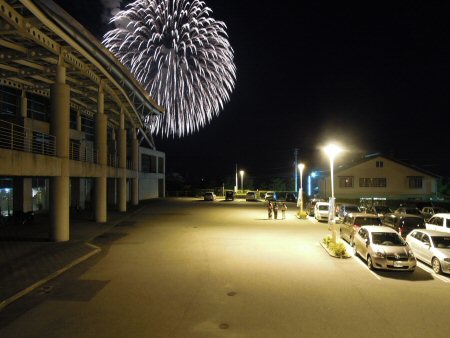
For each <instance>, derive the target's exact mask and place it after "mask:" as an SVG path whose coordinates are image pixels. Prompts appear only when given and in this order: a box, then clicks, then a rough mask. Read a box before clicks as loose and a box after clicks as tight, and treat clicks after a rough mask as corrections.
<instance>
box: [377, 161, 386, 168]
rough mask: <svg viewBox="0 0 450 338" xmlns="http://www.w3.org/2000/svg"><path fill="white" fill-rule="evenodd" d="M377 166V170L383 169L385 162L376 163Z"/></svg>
mask: <svg viewBox="0 0 450 338" xmlns="http://www.w3.org/2000/svg"><path fill="white" fill-rule="evenodd" d="M375 165H376V167H377V168H383V165H384V163H383V161H376V162H375Z"/></svg>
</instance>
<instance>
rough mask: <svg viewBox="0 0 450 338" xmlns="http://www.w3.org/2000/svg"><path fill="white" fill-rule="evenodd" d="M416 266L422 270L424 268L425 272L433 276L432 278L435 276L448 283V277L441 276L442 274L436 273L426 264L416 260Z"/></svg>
mask: <svg viewBox="0 0 450 338" xmlns="http://www.w3.org/2000/svg"><path fill="white" fill-rule="evenodd" d="M417 266H418V267H420V268H421V269H422V270H425V271H426V272H428V273H429V274H430V275H432V276H433V278H437V279H439V280H441V281H442V282H444V283H450V279H449V278H448V277H446V276H442V275H438V274H437V273H435V272H434V271H433V269H432V268H430V267H429V266H428V265H426V264H424V263H422V262H419V261H417Z"/></svg>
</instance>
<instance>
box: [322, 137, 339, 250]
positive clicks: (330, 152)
mask: <svg viewBox="0 0 450 338" xmlns="http://www.w3.org/2000/svg"><path fill="white" fill-rule="evenodd" d="M324 151H325V153H326V154H327V156H328V158H329V160H330V178H331V197H330V205H329V207H328V208H329V212H328V224H330V225H331V241H332V242H333V243H336V235H337V231H336V222H335V219H334V217H335V209H334V204H335V203H334V201H335V198H334V172H333V167H334V159H335V157H336V156H337V155H338V154H339V153H340V152H341V151H342V149H341V148H340V147H339V146H337V145H336V144H329V145H327V146H326V147H325V148H324Z"/></svg>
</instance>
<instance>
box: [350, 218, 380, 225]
mask: <svg viewBox="0 0 450 338" xmlns="http://www.w3.org/2000/svg"><path fill="white" fill-rule="evenodd" d="M354 223H355V224H356V225H381V219H379V218H378V217H355V222H354Z"/></svg>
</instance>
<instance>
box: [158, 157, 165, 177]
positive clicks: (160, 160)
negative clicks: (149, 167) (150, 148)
mask: <svg viewBox="0 0 450 338" xmlns="http://www.w3.org/2000/svg"><path fill="white" fill-rule="evenodd" d="M158 174H164V158H163V157H158Z"/></svg>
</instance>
